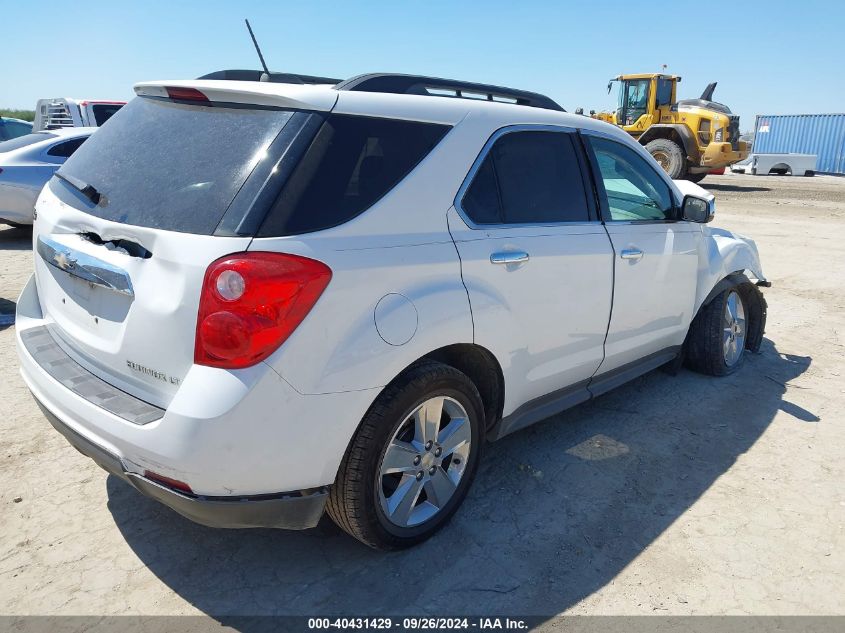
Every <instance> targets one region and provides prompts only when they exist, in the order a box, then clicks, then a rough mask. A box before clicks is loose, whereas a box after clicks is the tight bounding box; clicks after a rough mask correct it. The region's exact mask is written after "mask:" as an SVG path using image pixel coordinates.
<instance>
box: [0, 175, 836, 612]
mask: <svg viewBox="0 0 845 633" xmlns="http://www.w3.org/2000/svg"><path fill="white" fill-rule="evenodd" d="M704 185H705V186H707V187H709V188H710V189H711V190H712V191H713V192H714V193H715V194H716V195H717V197H718V204H717V206H718V214H717V220H716V223H717V224H718V225H722V226H724V227H726V228H730V229H733V230H736V231H738V232H740V233H744V234H749V235H751V236H753V237H754V238H756V239H757V242H758V245H759V247H760V253H761V256H762V259H763V263H764V268H765V271H766V273H767V275H768V276H769V278H770V279H771V280H772V282H773V283H774V287H773V288H771V289H770V290H768V291H767V292H766V296H767V298H768V302H769V325H768V328H767V332H766V339H765V341H764V345H763V349H762V353H761V354H759V355H756V356H753V357H750V358H749V359H748V362H747V363H746V365H745V367H744V368H743V369H742V371H741V372H739V373H738V374H737V375H734V376H732V377H729V378H725V379H714V378H708V377H704V376H700V375H696V374H693V373H691V372H689V371H682V372H681V373H680V374H679V375H678V376H676V377H671V376H669V375H667V374H665V373H662V372H659V371H658V372H653V373H651V374H649V375H647V376H644V377H642V378H640V379H638V380H636V381H635V382H634V383H632V384H629V385H627V386H625V387H622V388H621V389H619V390H617V391H616V392H614V393H611V394H608V395H606V396H603V397H601V398H599V399H597V400H596V401H594V402H592V403H589V404H586V405H583V406H580V407H578V408H576V409H574V410H571V411H569V412H567V413H565V414H563V415H559V416H556V417H555V418H552V419H550V420H549V421H547V422H545V423H543V424H539V425H537V426H535V427H532V428H530V429H528V430H526V431H523V432H521V433H518V434H516V435H514V436H511V437H509V438H507V439H505V440H503V441H501V442H499V443H496V444H493V445H490V446H489V450H488V451H487V453H486V456H485V458H484V461H483V464H482V468H481V472H480V473H479V476H478V478H477V480H476V482H475V486H474V489H473V490H472V492H471V494H470V497H469V499H468V500H467V502H466V504H465V505H464V507H463V508H462V510H461V511H460V512H459V513H458V515H457V516H456V517H455V520H454V521H453V522H452V523H451V524H450V525H449V526H448V527H447V528H446V529H445V530H443V531H442V532H441V533H440V534H438V535H437V536H436V537H435V538H433V539H432V540H430V541H429V542H427V543H426V544H424V545H423V546H421V547H418V548H417V549H414V550H412V551H407V552H402V553H392V554H383V553H378V552H374V551H371V550H369V549H367V548H365V547H363V546H361V545H359V544H358V543H357V542H355V541H353V540H352V539H351V538H349V537H347V536H345V535H344V534H343V533H341V532H340V531H339V530H338V529H337V528H335V527H334V526H333V525H332V524H331V523H330V522H329V521H327V520H326V521H324V522H323V523H322V524H321V525H320V526H319V527H318V528H316V529H314V530H311V531H308V532H304V533H287V532H274V531H269V530H258V531H218V530H212V529H207V528H204V527H200V526H197V525H193V524H191V523H190V522H188V521H187V520H184V519H182V518H180V517H179V516H177V515H176V514H174V513H173V512H171V511H169V510H167V509H165V508H163V507H159V506H158V505H156V504H155V503H154V502H152V501H149V500H147V499H145V498H143V497H141V496H140V495H139V494H138V493H136V492H135V491H134V490H132V489H130V488H129V487H128V486H127V485H125V484H123V483H122V482H120V481H118V480H116V479H114V478H113V477H107V475H106V474H105V473H104V472H103V471H101V470H99V469H98V468H97V467H96V466H95V465H94V464H93V463H92V462H91V461H89V460H88V459H86V458H84V457H82V456H81V455H80V454H78V453H77V452H76V451H74V450H73V449H72V448H71V447H70V446H68V445H67V443H66V442H65V440H64V439H63V438H62V437H60V436H59V435H58V434H57V433H55V432H54V431H53V430H52V428H51V427H50V426H49V424H48V423H47V422H46V420H45V419H44V418H43V417H42V416H41V414H40V413H39V410H38V408H37V407H36V405H35V403H34V402H33V400H32V398H31V397H30V395H29V393H28V392H27V390H26V388H25V387H24V385H23V383H22V381H21V379H20V377H19V375H18V370H17V360H16V356H15V351H14V345H13V339H14V332H13V329H14V328H13V327H7V328H5V329H3V331H0V437H2V444H1V445H0V447H1V448H0V504H1V507H0V613H2V614H36V613H37V614H188V613H206V614H210V615H213V616H218V617H219V616H225V615H231V614H286V613H295V614H313V613H315V612H323V613H325V612H331V613H335V614H343V613H351V614H358V615H360V614H361V612H362V611H364V612H367V613H369V614H371V615H374V614H379V613H392V614H399V613H404V614H417V615H418V614H424V613H427V614H435V615H436V614H444V613H450V612H451V613H459V612H460V613H466V612H470V613H476V614H489V613H511V614H525V615H529V614H537V615H544V616H549V615H552V614H558V613H563V612H567V613H571V614H746V613H747V614H845V593H843V592H842V587H843V585H844V584H845V483H843V482H845V459H843V455H845V413H843V410H845V380H843V375H845V284H844V283H843V279H845V179H843V178H833V177H816V178H786V177H768V178H755V177H751V176H747V177H746V176H724V177H709V178H708V179H707V180H705V181H704ZM30 239H31V235H30V233H29V232H27V231H25V230H19V229H11V228H0V313H2V312H9V311H10V310H13V307H14V306H13V303H12V302H13V301H14V299H15V297H16V296H17V294H18V292H19V291H20V289H21V287H22V286H23V284H24V282H25V280H26V278H27V276H28V275H29V270H30V266H31V263H30V258H31V253H30V251H29V242H30ZM0 327H2V326H0Z"/></svg>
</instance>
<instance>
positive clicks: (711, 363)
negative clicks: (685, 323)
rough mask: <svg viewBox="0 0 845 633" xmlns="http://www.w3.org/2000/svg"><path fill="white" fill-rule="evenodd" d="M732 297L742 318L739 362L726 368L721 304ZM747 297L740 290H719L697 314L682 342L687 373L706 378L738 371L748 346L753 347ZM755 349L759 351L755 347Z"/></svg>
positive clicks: (732, 288)
mask: <svg viewBox="0 0 845 633" xmlns="http://www.w3.org/2000/svg"><path fill="white" fill-rule="evenodd" d="M755 290H756V288H755ZM732 293H735V294H736V295H737V298H738V300H739V301H740V302H741V303H742V307H743V310H744V314H745V335H744V341H743V345H742V350H741V354H740V356H739V359H738V360H737V361H735V362H734V363H732V364H729V363H728V362H727V361H726V359H725V350H724V338H723V336H724V335H725V334H724V333H725V323H724V314H725V303H726V302H727V301H728V297H730V295H731V294H732ZM747 297H748V295H747V293H746V292H745V290H744V289H743V288H742V287H741V286H734V287H731V288H727V289H725V290H723V291H722V292H721V293H719V294H718V295H717V296H716V297H714V298H713V300H712V301H711V302H710V303H708V304H707V305H706V306H704V307H702V308H701V309H700V310H699V311H698V314H697V315H696V316H695V319H693V321H692V324H691V325H690V330H689V334H688V335H687V341H686V350H685V351H686V363H687V366H688V367H689V368H690V369H692V370H693V371H697V372H699V373H701V374H707V375H708V376H727V375H729V374H732V373H734V372H735V371H737V370H738V369H739V368H740V367H742V365H743V363H744V361H745V356H746V353H745V352H746V349H747V348H748V346H749V342H751V344H753V341H750V338H749V334H751V335H752V336H753V335H754V334H753V333H752V332H750V330H749V328H750V327H752V326H754V322H753V321H752V319H751V318H750V317H751V316H752V315H750V314H749V306H748V299H747ZM757 345H758V347H759V343H758V344H757Z"/></svg>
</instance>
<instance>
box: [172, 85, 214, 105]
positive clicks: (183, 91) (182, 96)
mask: <svg viewBox="0 0 845 633" xmlns="http://www.w3.org/2000/svg"><path fill="white" fill-rule="evenodd" d="M164 89H165V90H166V91H167V96H168V97H170V98H171V99H179V100H180V101H208V97H206V96H205V95H204V94H203V93H201V92H200V91H199V90H197V89H196V88H179V87H177V86H165V87H164Z"/></svg>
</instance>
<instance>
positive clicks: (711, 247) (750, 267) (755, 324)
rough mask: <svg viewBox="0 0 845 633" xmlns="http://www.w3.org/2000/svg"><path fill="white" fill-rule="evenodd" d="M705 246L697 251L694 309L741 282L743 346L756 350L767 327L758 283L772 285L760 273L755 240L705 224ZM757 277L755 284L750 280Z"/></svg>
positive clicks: (760, 267) (761, 270) (764, 300)
mask: <svg viewBox="0 0 845 633" xmlns="http://www.w3.org/2000/svg"><path fill="white" fill-rule="evenodd" d="M703 239H704V246H705V248H703V249H702V250H701V251H700V252H701V254H702V259H703V258H705V257H706V260H704V261H701V262H699V274H698V289H697V291H696V300H695V311H694V313H695V314H696V315H697V314H698V313H699V311H700V309H701V308H702V306H705V305H707V304H708V303H710V301H712V300H713V299H714V298H715V297H717V296H718V295H719V294H720V293H722V292H724V291H725V290H727V289H728V288H733V287H736V286H740V294H741V295H742V299H743V303H744V304H745V306H746V309H747V311H748V315H747V319H748V332H747V335H746V339H745V348H746V349H748V350H750V351H752V352H757V351H759V349H760V344H761V343H762V340H763V332H764V330H765V327H766V311H767V306H766V299H765V298H764V297H763V293H762V292H760V289H759V288H758V286H759V285H763V286H768V285H771V284H770V283H769V282H768V280H767V279H766V277H765V276H764V275H763V268H762V266H761V264H760V256H759V254H758V252H757V245H756V244H755V243H754V240H752V239H750V238H747V237H744V236H741V235H737V234H735V233H732V232H730V231H727V230H725V229H719V228H710V227H707V228H706V229H705V231H704V235H703ZM753 280H756V281H757V284H755V283H753Z"/></svg>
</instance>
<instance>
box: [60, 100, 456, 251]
mask: <svg viewBox="0 0 845 633" xmlns="http://www.w3.org/2000/svg"><path fill="white" fill-rule="evenodd" d="M449 129H450V126H448V125H437V124H432V123H421V122H415V121H401V120H396V119H383V118H373V117H364V116H349V115H337V114H330V115H324V114H316V113H294V112H292V111H287V110H276V109H267V108H258V107H256V109H252V108H244V107H229V106H226V105H219V104H214V105H213V106H211V105H193V104H191V105H189V104H183V103H178V102H173V101H167V100H161V99H154V98H144V97H139V98H136V99H134V100H133V101H131V102H130V103H129V104H128V105H125V106H123V108H121V109H120V110H119V111H118V112H117V113H115V115H114V117H113V118H112V119H111V121H109V124H108V125H106V126H104V127H103V128H101V129H100V130H98V131H97V132H96V133H95V134H93V135H91V137H90V138H89V139H88V140H87V141H86V142H85V143H84V144H83V145H82V146H81V147H80V148H79V150H78V151H77V152H76V153H75V154H74V155H73V156H72V157H71V158H69V159H68V161H67V162H66V163H65V164H64V166H63V167H62V168H61V169H60V170H59V173H60V174H61V175H64V176H69V177H71V178H73V179H75V180H77V181H79V183H81V185H82V186H83V187H84V186H85V185H90V186H93V187H94V188H95V189H96V190H97V192H99V193H100V195H101V196H102V197H101V198H100V202H99V204H97V205H92V204H89V203H87V202H85V201H83V199H82V197H81V196H78V195H75V196H74V195H73V194H74V193H75V192H72V191H70V189H69V187H70V185H67V184H66V183H65V181H63V180H58V181H57V180H54V181H53V183H57V182H58V183H59V184H57V185H56V187H54V189H53V190H54V191H55V192H56V194H57V195H59V196H60V197H62V198H63V199H65V201H66V202H69V203H70V204H73V206H75V207H76V208H80V207H81V210H84V211H85V212H86V213H90V214H92V215H95V216H97V217H101V218H103V219H106V220H111V221H113V222H121V223H124V224H132V225H137V226H147V227H151V228H158V229H163V230H170V231H180V232H184V233H195V234H203V235H212V234H219V235H258V236H259V237H268V236H282V235H294V234H299V233H308V232H311V231H318V230H320V229H325V228H329V227H333V226H337V225H339V224H342V223H344V222H347V221H349V220H350V219H352V218H354V217H355V216H357V215H359V214H360V213H363V212H364V211H365V210H366V209H368V208H369V207H370V206H372V205H373V204H375V203H376V202H377V201H378V200H379V199H380V198H382V197H383V196H384V195H385V194H387V193H388V192H389V191H390V190H391V189H392V188H393V187H395V186H396V185H397V184H398V183H399V182H400V181H401V180H402V179H403V178H404V177H405V176H406V175H407V174H408V173H409V172H410V171H411V170H413V169H414V167H416V165H417V164H418V163H419V162H420V161H421V160H422V159H423V158H425V156H426V155H428V153H429V152H430V151H431V150H432V149H433V148H434V146H435V145H437V143H438V142H439V141H440V139H441V138H443V136H444V135H445V134H446V132H448V131H449ZM277 161H278V162H277ZM251 174H253V176H252V177H250V175H251ZM68 196H70V197H68ZM71 200H73V202H70V201H71ZM233 201H234V204H233ZM227 210H228V212H227ZM250 227H251V228H250Z"/></svg>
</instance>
